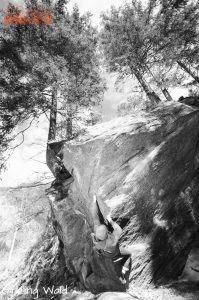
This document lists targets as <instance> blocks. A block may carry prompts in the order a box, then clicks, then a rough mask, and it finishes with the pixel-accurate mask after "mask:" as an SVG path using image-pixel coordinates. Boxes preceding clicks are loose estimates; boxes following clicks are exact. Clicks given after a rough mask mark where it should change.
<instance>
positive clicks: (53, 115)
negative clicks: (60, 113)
mask: <svg viewBox="0 0 199 300" xmlns="http://www.w3.org/2000/svg"><path fill="white" fill-rule="evenodd" d="M56 127H57V90H56V89H53V91H52V100H51V109H50V121H49V131H48V142H49V141H51V140H54V139H55V138H56Z"/></svg>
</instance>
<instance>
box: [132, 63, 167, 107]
mask: <svg viewBox="0 0 199 300" xmlns="http://www.w3.org/2000/svg"><path fill="white" fill-rule="evenodd" d="M131 71H132V73H133V74H134V75H135V77H136V78H137V80H138V81H139V83H140V84H141V86H142V88H143V90H144V91H145V93H146V95H147V97H148V98H149V100H150V102H151V104H152V106H153V105H156V104H157V103H159V102H160V101H161V100H160V98H159V96H158V95H157V94H156V93H155V92H154V91H153V90H152V89H151V88H150V87H149V86H148V85H147V83H146V81H145V79H144V78H143V76H142V75H141V74H140V72H139V71H138V70H135V69H134V68H131Z"/></svg>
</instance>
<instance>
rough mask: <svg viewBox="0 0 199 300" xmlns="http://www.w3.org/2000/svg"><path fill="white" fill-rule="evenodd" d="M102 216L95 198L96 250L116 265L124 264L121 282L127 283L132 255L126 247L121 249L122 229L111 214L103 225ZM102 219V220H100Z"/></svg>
mask: <svg viewBox="0 0 199 300" xmlns="http://www.w3.org/2000/svg"><path fill="white" fill-rule="evenodd" d="M99 214H101V215H102V213H101V211H100V209H99V205H98V203H97V199H96V196H94V201H93V206H92V215H93V221H94V233H91V236H92V240H93V244H94V249H95V250H96V251H97V252H98V253H99V254H102V255H104V256H106V257H109V258H111V259H112V261H113V263H114V265H115V266H116V265H117V264H118V263H119V264H122V271H121V274H119V275H120V280H121V282H122V283H126V274H127V273H128V271H129V268H130V263H131V253H130V252H129V251H128V250H127V249H125V248H124V247H119V238H120V236H121V235H122V228H121V227H120V226H119V225H118V224H117V223H116V222H114V221H113V220H112V218H111V216H110V214H109V215H107V217H106V220H104V221H105V222H104V223H105V224H106V225H105V224H103V223H102V219H101V218H100V216H99ZM100 219H101V220H100Z"/></svg>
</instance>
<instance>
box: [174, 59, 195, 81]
mask: <svg viewBox="0 0 199 300" xmlns="http://www.w3.org/2000/svg"><path fill="white" fill-rule="evenodd" d="M177 63H178V65H179V66H180V67H181V68H182V69H183V70H184V71H185V72H187V73H188V74H189V75H190V76H191V77H192V78H193V79H194V80H195V81H196V82H197V83H199V77H198V76H197V75H195V74H194V72H192V71H191V70H190V69H189V68H188V67H187V66H186V65H185V64H184V63H183V62H181V61H177Z"/></svg>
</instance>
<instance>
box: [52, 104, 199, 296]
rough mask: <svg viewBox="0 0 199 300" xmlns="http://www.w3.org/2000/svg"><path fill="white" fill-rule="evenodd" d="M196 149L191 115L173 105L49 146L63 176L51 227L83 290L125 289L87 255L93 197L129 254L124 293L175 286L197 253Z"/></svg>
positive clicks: (197, 125) (195, 116)
mask: <svg viewBox="0 0 199 300" xmlns="http://www.w3.org/2000/svg"><path fill="white" fill-rule="evenodd" d="M198 141H199V111H198V110H197V109H194V108H191V107H188V106H186V105H184V104H180V103H176V104H170V105H164V106H159V107H158V108H156V109H155V110H153V111H152V112H151V113H148V114H147V113H146V114H143V115H141V116H134V115H131V116H126V117H123V118H122V117H121V118H118V119H114V120H112V121H110V122H107V123H103V124H99V125H95V126H93V127H90V129H88V130H87V131H86V132H85V134H84V135H82V136H79V137H78V138H77V139H75V140H71V141H68V142H63V141H62V142H60V143H51V144H50V145H49V146H50V148H51V149H52V151H53V152H54V153H55V156H56V157H58V158H59V160H60V159H61V160H62V163H63V165H64V167H65V169H66V170H67V172H68V174H70V175H69V176H67V178H66V179H64V180H62V181H61V183H60V181H58V184H57V186H56V187H55V188H54V189H52V191H51V195H50V199H51V206H52V211H53V218H54V226H55V228H56V230H57V233H58V235H59V237H60V239H61V240H62V242H63V244H64V250H65V257H66V263H67V265H68V267H69V269H70V271H71V272H72V273H75V274H77V276H78V277H79V278H80V281H81V282H82V283H83V284H84V285H85V286H86V288H87V289H89V290H91V291H92V292H93V293H98V292H103V291H111V290H112V291H124V290H125V289H126V286H124V285H122V284H121V282H120V281H119V278H118V275H117V274H116V272H115V271H114V266H112V265H111V262H110V261H106V259H104V258H102V257H97V258H96V257H95V256H93V254H92V247H93V245H92V242H91V238H90V233H91V232H92V231H93V221H92V217H91V212H90V207H91V202H92V199H93V195H95V194H96V195H97V197H98V198H100V200H102V201H103V202H104V203H106V205H107V206H108V207H109V208H110V209H111V213H112V217H113V219H114V220H116V221H117V222H118V223H119V224H120V225H121V227H122V228H123V235H122V238H121V245H122V246H128V247H129V249H131V253H132V270H131V274H130V287H131V285H133V284H135V283H136V284H137V285H139V286H144V285H150V284H162V283H164V282H168V281H169V280H175V279H177V278H178V276H179V275H180V274H181V272H182V270H183V268H184V266H185V263H186V259H187V256H188V254H189V252H190V249H191V248H192V247H193V246H194V247H195V248H197V234H198V224H199V215H198V213H197V209H198V206H199V202H198V195H199V194H198V190H199V188H198V178H199V144H198ZM56 149H58V150H57V151H56ZM198 246H199V243H198ZM90 265H91V268H90ZM93 266H94V267H93ZM86 276H88V277H87V278H85V277H86Z"/></svg>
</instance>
